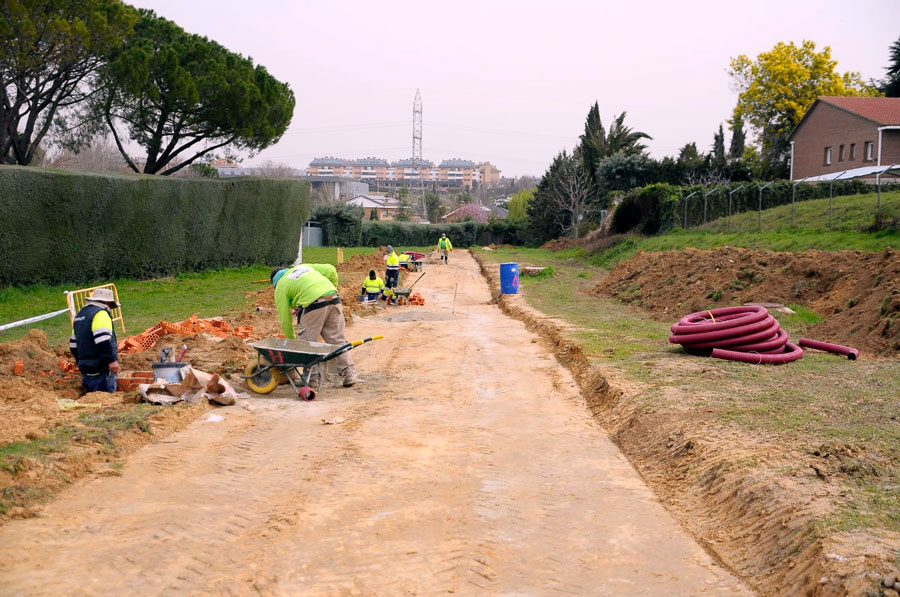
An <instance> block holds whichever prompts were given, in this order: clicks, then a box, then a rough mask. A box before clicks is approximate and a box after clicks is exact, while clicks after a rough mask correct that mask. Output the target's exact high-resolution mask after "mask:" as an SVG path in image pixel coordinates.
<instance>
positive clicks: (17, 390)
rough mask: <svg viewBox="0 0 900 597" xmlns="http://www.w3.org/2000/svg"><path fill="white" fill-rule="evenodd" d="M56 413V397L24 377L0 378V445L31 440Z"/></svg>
mask: <svg viewBox="0 0 900 597" xmlns="http://www.w3.org/2000/svg"><path fill="white" fill-rule="evenodd" d="M58 412H59V405H57V403H56V396H55V395H54V394H53V392H51V391H49V390H48V389H46V388H44V387H41V384H39V383H35V382H34V381H31V380H30V379H28V378H26V377H21V376H18V375H17V376H14V377H0V444H5V443H9V442H15V441H21V440H24V439H26V438H29V437H34V436H35V435H36V434H37V433H38V432H39V430H40V429H41V427H43V426H45V425H46V424H47V423H48V421H51V420H53V418H54V417H55V415H56V414H57V413H58Z"/></svg>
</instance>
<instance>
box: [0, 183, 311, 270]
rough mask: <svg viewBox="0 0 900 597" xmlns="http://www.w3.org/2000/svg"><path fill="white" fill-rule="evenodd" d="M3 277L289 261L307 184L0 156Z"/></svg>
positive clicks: (306, 197) (303, 215) (306, 204)
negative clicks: (107, 169) (20, 163)
mask: <svg viewBox="0 0 900 597" xmlns="http://www.w3.org/2000/svg"><path fill="white" fill-rule="evenodd" d="M0 213H2V214H3V217H2V218H0V286H6V285H14V284H35V283H51V284H53V283H78V284H81V283H88V282H94V281H101V280H110V279H114V278H123V277H124V278H149V277H155V276H165V275H171V274H175V273H179V272H186V271H199V270H204V269H209V268H214V267H236V266H241V265H250V264H256V263H266V264H272V263H290V262H291V261H293V260H294V259H295V258H296V255H297V246H298V243H299V239H300V228H301V226H302V225H303V222H304V221H305V220H306V218H307V216H308V214H309V184H308V183H306V182H302V181H289V180H273V179H246V178H243V179H228V180H203V179H173V178H167V177H161V176H137V175H134V176H124V175H110V174H104V175H101V174H89V173H81V172H78V173H76V172H67V171H59V170H47V169H41V168H31V167H24V168H23V167H17V166H0Z"/></svg>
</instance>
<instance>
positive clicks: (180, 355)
mask: <svg viewBox="0 0 900 597" xmlns="http://www.w3.org/2000/svg"><path fill="white" fill-rule="evenodd" d="M186 352H187V344H182V345H181V350H180V351H178V358H177V359H175V360H176V361H177V362H179V363H181V362H183V361H184V353H186Z"/></svg>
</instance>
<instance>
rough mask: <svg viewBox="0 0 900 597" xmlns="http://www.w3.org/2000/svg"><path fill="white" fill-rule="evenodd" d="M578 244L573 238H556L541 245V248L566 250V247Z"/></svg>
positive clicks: (570, 247) (573, 246) (569, 247)
mask: <svg viewBox="0 0 900 597" xmlns="http://www.w3.org/2000/svg"><path fill="white" fill-rule="evenodd" d="M576 246H577V244H576V243H575V241H574V240H572V239H571V238H554V239H553V240H548V241H547V242H545V243H544V244H543V245H541V248H542V249H547V250H548V251H564V250H566V249H572V248H575V247H576Z"/></svg>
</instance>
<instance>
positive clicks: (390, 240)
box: [313, 204, 529, 248]
mask: <svg viewBox="0 0 900 597" xmlns="http://www.w3.org/2000/svg"><path fill="white" fill-rule="evenodd" d="M362 216H363V210H362V208H356V207H351V206H347V205H343V204H334V205H323V206H319V207H317V208H316V209H315V210H314V212H313V219H314V220H315V221H316V222H319V224H320V225H321V226H322V235H323V242H324V244H325V245H326V246H329V247H378V246H386V245H395V246H397V247H421V246H427V245H434V244H437V241H438V239H439V238H440V236H441V234H446V235H447V236H448V237H449V238H450V241H451V242H452V243H453V245H454V246H456V247H460V248H462V247H469V246H471V245H476V244H477V245H488V244H491V243H494V244H512V245H527V244H529V237H528V235H527V232H526V230H525V223H524V222H518V223H516V222H508V221H503V220H496V221H491V222H488V223H486V224H483V223H478V222H458V223H454V224H417V223H414V222H397V221H377V220H376V221H371V220H366V221H363V219H362Z"/></svg>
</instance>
